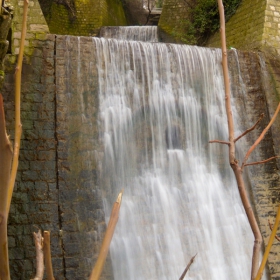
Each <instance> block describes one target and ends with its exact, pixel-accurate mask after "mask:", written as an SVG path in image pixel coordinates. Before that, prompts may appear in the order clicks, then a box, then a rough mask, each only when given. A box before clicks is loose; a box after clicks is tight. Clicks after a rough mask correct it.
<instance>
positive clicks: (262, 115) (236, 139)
mask: <svg viewBox="0 0 280 280" xmlns="http://www.w3.org/2000/svg"><path fill="white" fill-rule="evenodd" d="M263 117H264V113H262V114H261V115H260V118H259V119H258V121H257V122H256V123H255V124H254V125H253V126H252V127H251V128H248V129H247V130H246V131H244V132H243V133H242V134H241V135H239V136H238V137H237V138H235V139H234V142H237V141H238V140H239V139H240V138H241V137H243V136H245V135H246V134H247V133H249V132H251V131H252V130H254V129H255V128H256V126H257V125H258V124H259V123H260V121H261V120H262V119H263Z"/></svg>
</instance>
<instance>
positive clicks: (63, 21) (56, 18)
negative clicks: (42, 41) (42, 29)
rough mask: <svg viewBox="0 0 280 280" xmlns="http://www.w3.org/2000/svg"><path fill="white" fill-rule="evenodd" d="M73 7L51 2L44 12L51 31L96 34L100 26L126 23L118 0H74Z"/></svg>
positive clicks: (85, 34) (68, 33)
mask: <svg viewBox="0 0 280 280" xmlns="http://www.w3.org/2000/svg"><path fill="white" fill-rule="evenodd" d="M74 3H75V5H74V8H73V9H71V10H70V9H69V7H66V6H65V5H62V4H58V3H55V2H53V4H52V5H51V8H50V11H48V12H47V13H46V20H47V22H48V25H49V28H50V31H51V33H54V34H63V35H76V36H96V35H97V34H98V32H99V29H100V28H101V27H102V26H118V25H127V22H126V18H125V15H124V10H123V6H122V2H121V1H120V0H94V1H84V0H75V1H74Z"/></svg>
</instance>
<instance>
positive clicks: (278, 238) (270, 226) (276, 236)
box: [268, 220, 280, 242]
mask: <svg viewBox="0 0 280 280" xmlns="http://www.w3.org/2000/svg"><path fill="white" fill-rule="evenodd" d="M268 224H269V228H270V230H271V231H272V230H273V225H272V223H271V222H270V220H268ZM275 238H276V239H277V240H278V241H279V242H280V237H279V236H278V235H275Z"/></svg>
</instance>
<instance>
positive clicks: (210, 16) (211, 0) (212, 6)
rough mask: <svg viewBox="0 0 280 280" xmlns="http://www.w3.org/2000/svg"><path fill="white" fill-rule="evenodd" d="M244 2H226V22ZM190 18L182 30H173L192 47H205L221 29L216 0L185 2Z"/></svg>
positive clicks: (225, 0)
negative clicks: (209, 39) (210, 38)
mask: <svg viewBox="0 0 280 280" xmlns="http://www.w3.org/2000/svg"><path fill="white" fill-rule="evenodd" d="M241 1H242V0H224V9H225V19H226V21H227V20H229V19H230V17H231V16H232V15H233V14H234V13H235V12H236V10H237V8H238V6H239V4H240V3H241ZM183 4H184V5H185V6H186V7H187V10H188V17H187V18H186V19H182V20H181V22H180V25H181V27H183V28H180V30H184V32H182V31H177V30H176V29H175V30H173V32H172V33H173V34H172V35H173V36H174V37H179V39H180V41H182V42H183V43H187V44H192V45H204V44H205V43H206V41H207V40H208V38H209V37H210V36H211V35H212V34H213V33H215V32H216V31H217V30H218V29H219V12H218V5H217V1H216V0H184V1H183Z"/></svg>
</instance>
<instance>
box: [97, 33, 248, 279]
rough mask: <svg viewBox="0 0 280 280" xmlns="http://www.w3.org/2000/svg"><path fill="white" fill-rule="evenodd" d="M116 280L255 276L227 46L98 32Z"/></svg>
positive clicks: (102, 134)
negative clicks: (231, 135)
mask: <svg viewBox="0 0 280 280" xmlns="http://www.w3.org/2000/svg"><path fill="white" fill-rule="evenodd" d="M93 44H94V48H96V57H97V66H98V83H99V103H100V108H99V122H100V124H99V130H100V138H101V140H102V141H103V143H104V159H103V165H102V178H101V183H102V186H103V187H104V188H105V189H106V198H105V208H106V216H107V218H108V217H109V215H110V211H111V207H112V203H113V201H114V200H115V199H116V197H117V194H118V192H119V191H120V190H121V189H124V195H123V202H122V206H121V211H120V217H119V222H118V225H117V229H116V232H115V235H114V237H113V240H112V244H111V248H110V253H111V259H112V264H113V271H114V279H115V280H134V279H135V280H136V279H137V280H148V279H149V280H152V279H154V280H159V279H161V280H164V279H166V280H170V279H179V277H180V275H181V274H182V272H183V270H184V268H185V267H186V265H187V263H188V262H189V260H190V258H191V257H192V256H194V255H195V254H197V256H196V259H195V262H194V263H193V264H192V266H191V268H190V271H189V272H188V274H187V277H186V279H196V280H198V279H203V280H206V279H207V280H210V279H213V280H229V279H233V280H235V279H238V280H243V279H244V280H245V279H249V278H250V265H251V253H252V246H253V235H252V233H251V230H250V228H249V225H248V222H247V218H246V216H245V214H244V211H243V208H242V205H241V202H240V199H239V194H238V190H237V186H236V183H235V179H234V177H233V175H232V172H231V169H230V167H229V166H228V155H227V147H225V145H224V146H222V145H218V144H211V145H210V144H209V143H208V141H209V140H213V139H222V140H226V139H227V121H226V114H225V108H224V91H223V76H222V69H221V63H220V62H221V52H220V51H219V50H216V49H207V48H198V47H194V46H192V47H190V46H186V45H172V44H169V45H167V44H160V43H157V44H152V43H144V42H135V41H120V40H114V39H104V38H101V39H99V38H93Z"/></svg>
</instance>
